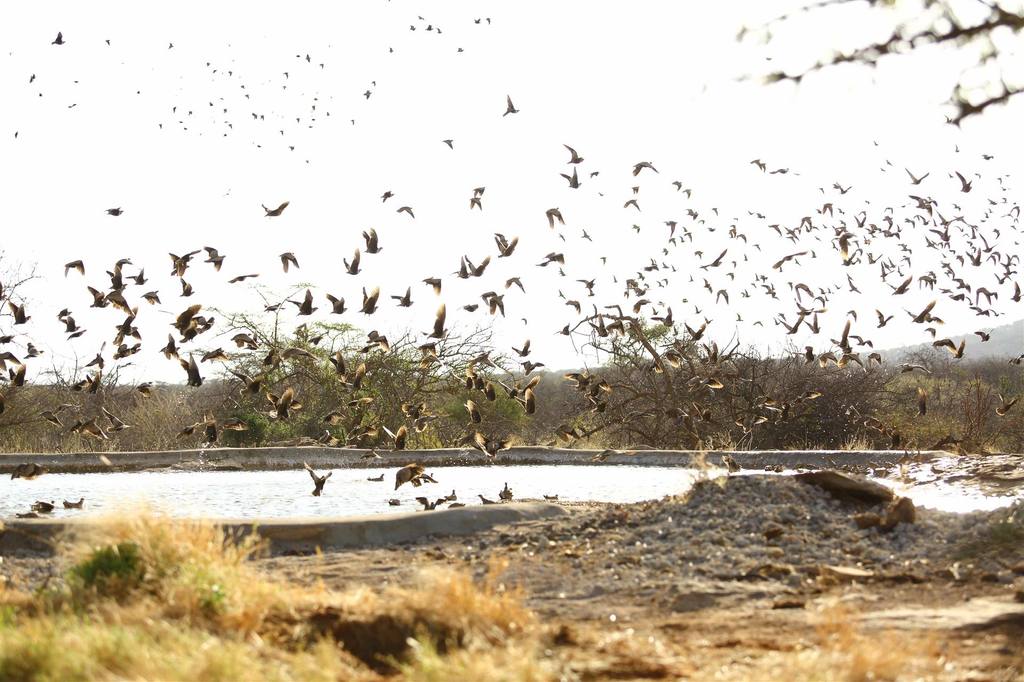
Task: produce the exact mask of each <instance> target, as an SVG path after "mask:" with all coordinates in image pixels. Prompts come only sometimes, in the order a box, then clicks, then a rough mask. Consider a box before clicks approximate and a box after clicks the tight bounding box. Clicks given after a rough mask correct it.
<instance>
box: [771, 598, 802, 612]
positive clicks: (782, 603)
mask: <svg viewBox="0 0 1024 682" xmlns="http://www.w3.org/2000/svg"><path fill="white" fill-rule="evenodd" d="M805 605H806V602H805V601H804V600H803V599H799V598H798V597H781V598H779V599H776V600H775V601H774V602H772V609H802V608H804V606H805Z"/></svg>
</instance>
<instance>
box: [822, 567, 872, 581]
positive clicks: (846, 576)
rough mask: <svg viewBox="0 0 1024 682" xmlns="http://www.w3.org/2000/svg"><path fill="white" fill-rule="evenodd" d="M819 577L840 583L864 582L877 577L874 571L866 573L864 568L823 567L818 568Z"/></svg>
mask: <svg viewBox="0 0 1024 682" xmlns="http://www.w3.org/2000/svg"><path fill="white" fill-rule="evenodd" d="M818 575H820V576H822V577H826V578H833V579H835V580H838V581H840V582H853V581H855V580H864V579H866V578H871V577H873V576H874V575H875V573H874V571H865V570H864V569H863V568H856V567H854V566H821V567H819V568H818Z"/></svg>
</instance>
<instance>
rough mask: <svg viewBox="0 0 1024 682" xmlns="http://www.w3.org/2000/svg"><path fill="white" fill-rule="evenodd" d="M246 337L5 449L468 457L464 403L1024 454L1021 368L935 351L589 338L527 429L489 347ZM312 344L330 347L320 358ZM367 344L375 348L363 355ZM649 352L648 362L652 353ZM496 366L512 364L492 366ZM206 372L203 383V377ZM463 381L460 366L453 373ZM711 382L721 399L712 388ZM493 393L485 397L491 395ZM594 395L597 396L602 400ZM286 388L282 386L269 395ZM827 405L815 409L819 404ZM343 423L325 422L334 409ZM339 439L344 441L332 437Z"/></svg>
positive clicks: (579, 441)
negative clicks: (345, 448)
mask: <svg viewBox="0 0 1024 682" xmlns="http://www.w3.org/2000/svg"><path fill="white" fill-rule="evenodd" d="M236 326H237V328H238V329H247V330H250V332H252V333H254V334H255V335H256V336H257V337H258V339H259V342H260V344H261V350H260V351H259V352H250V353H238V354H235V355H234V356H233V357H232V358H231V360H230V361H229V362H228V363H227V364H226V366H224V367H223V368H218V367H213V366H211V365H204V366H203V368H204V369H203V371H204V372H206V373H207V374H208V376H207V378H206V382H205V383H204V384H203V386H201V387H199V388H186V387H183V386H178V385H159V386H156V387H155V388H154V390H153V392H152V395H151V397H149V398H144V397H143V396H142V395H141V394H140V393H139V392H137V391H135V390H134V389H133V387H132V386H125V385H120V384H119V383H118V377H117V375H116V373H111V374H109V375H106V376H105V378H104V381H103V385H102V387H101V388H100V389H99V391H98V392H97V393H96V394H83V393H82V392H76V391H74V390H73V389H72V387H73V385H74V383H75V382H76V381H78V380H80V379H81V375H83V372H73V373H71V374H70V375H67V376H63V375H62V374H61V373H60V372H57V371H56V370H54V371H53V372H51V375H50V379H51V381H50V383H47V384H40V383H37V384H35V385H27V386H24V387H15V388H8V389H7V404H8V408H7V410H6V411H5V412H4V413H3V414H2V415H0V450H4V451H9V452H11V451H15V452H17V451H21V452H27V451H37V452H52V451H74V450H83V449H96V450H158V449H173V448H179V447H193V446H195V445H197V444H198V443H200V442H201V441H202V440H203V438H204V436H203V433H204V431H203V429H202V428H200V429H198V430H197V431H196V432H195V434H193V435H190V436H186V437H182V436H180V435H179V432H180V431H181V429H183V428H184V427H186V426H188V425H190V424H195V423H197V422H199V421H201V420H202V419H204V418H206V417H213V418H215V419H217V420H219V421H220V422H221V423H222V422H223V420H225V419H228V418H237V419H240V420H242V421H243V422H244V423H245V424H246V427H247V430H246V431H241V432H239V431H221V432H220V434H219V441H218V444H221V445H267V444H281V443H301V442H309V443H313V442H315V441H316V440H319V441H320V442H327V441H329V440H330V442H333V443H336V444H338V445H343V444H356V445H361V446H379V447H385V448H387V447H390V445H391V436H390V435H389V434H388V432H387V431H386V430H385V429H386V428H387V429H390V431H391V432H392V433H393V432H395V431H397V429H398V428H399V426H400V425H402V424H405V425H406V426H407V428H408V429H409V437H408V440H407V444H406V446H407V447H409V448H424V447H451V446H457V445H461V444H464V443H466V439H467V436H470V435H471V434H472V431H473V430H474V428H473V427H474V425H472V424H469V422H468V418H467V413H466V410H465V408H464V407H463V403H464V402H465V401H466V399H467V398H472V399H474V401H475V402H476V403H477V405H478V406H479V408H480V410H481V412H482V413H483V417H484V421H483V425H482V426H480V427H478V428H482V429H484V430H485V431H486V432H487V433H488V434H489V435H491V436H494V437H505V436H512V437H513V438H514V439H515V441H516V442H517V443H519V444H558V445H563V446H568V447H573V446H581V447H633V446H637V445H647V446H651V447H657V448H698V449H768V448H778V449H798V448H800V449H807V448H836V449H844V448H845V449H850V448H852V447H853V446H857V447H859V448H863V449H883V448H897V449H932V448H934V449H946V450H953V451H961V452H968V453H983V452H992V451H1002V452H1020V451H1022V450H1024V416H1022V415H1024V412H1022V411H1021V407H1020V406H1017V407H1015V408H1014V409H1013V410H1011V411H1010V412H1009V413H1008V414H1007V415H1005V416H999V415H997V414H996V408H998V407H999V406H1000V401H999V397H998V396H999V395H1002V396H1006V397H1007V398H1009V397H1010V396H1018V395H1021V393H1022V392H1024V376H1022V373H1021V371H1020V368H1019V367H1017V366H1015V365H1010V364H1007V363H1006V362H1004V361H1000V360H993V359H988V360H985V359H982V360H961V361H956V360H951V359H949V358H948V357H947V354H945V353H944V352H939V351H933V350H931V349H929V350H928V351H926V352H918V353H916V354H915V355H914V356H912V357H909V358H906V359H907V360H908V361H910V362H914V363H916V364H919V365H921V366H923V367H924V368H926V369H927V371H928V372H929V373H928V374H925V373H923V372H922V371H920V370H919V371H914V372H912V373H903V372H900V371H899V368H898V365H897V364H896V363H894V362H888V363H885V364H883V365H881V366H878V365H873V364H871V363H865V364H866V365H867V366H866V367H862V366H860V365H857V364H856V363H853V362H851V363H849V364H847V365H845V366H844V367H838V366H836V365H835V364H834V363H827V366H826V367H824V368H822V367H820V366H819V363H818V362H817V361H814V362H811V363H808V362H806V361H805V359H804V358H803V356H802V354H800V353H797V352H793V353H790V354H788V355H786V356H783V357H762V356H760V355H758V354H756V353H754V352H753V351H742V350H740V349H739V348H738V347H731V348H729V349H718V348H717V347H715V346H713V345H704V344H703V343H694V342H691V341H682V340H680V337H679V336H677V334H676V332H675V331H674V330H669V329H668V328H666V327H664V326H657V327H652V328H642V327H640V326H638V325H629V326H626V327H625V330H626V331H625V333H624V334H622V335H618V334H608V335H607V336H604V337H602V336H600V335H598V334H596V333H595V334H594V335H593V338H592V341H591V343H592V344H593V345H594V346H595V347H596V348H599V349H600V350H601V352H602V353H604V355H605V356H606V357H608V358H609V360H608V362H606V364H605V365H603V366H601V367H598V368H595V369H592V370H590V371H589V373H588V375H589V384H588V386H585V387H582V388H577V387H576V385H575V383H574V382H573V381H569V380H566V379H565V378H564V377H563V376H562V375H563V372H547V373H541V374H539V375H538V376H539V377H540V383H539V384H538V385H537V387H536V388H535V392H536V394H537V410H536V413H535V414H533V415H527V414H526V413H525V411H524V409H523V407H522V405H521V404H520V403H519V402H518V401H517V400H516V399H515V398H512V397H510V396H509V395H508V393H507V391H506V390H505V387H511V386H512V385H513V384H514V383H515V382H517V381H518V382H520V385H521V384H523V383H525V381H524V377H522V375H520V374H517V373H514V372H505V371H504V370H501V369H498V368H491V367H487V366H485V365H482V364H478V365H477V366H476V373H477V379H476V380H475V386H472V387H469V386H468V384H470V383H474V382H473V381H471V380H470V379H467V375H466V370H465V368H466V367H467V365H468V364H469V362H470V360H471V359H472V358H474V357H477V356H478V355H479V354H481V353H483V352H484V351H485V350H486V349H487V348H488V347H490V345H491V344H490V338H489V335H488V333H487V332H483V331H478V332H475V333H472V334H470V335H468V336H466V337H455V336H450V337H448V338H447V339H445V340H444V341H442V342H439V343H438V348H437V353H438V357H437V358H436V359H432V358H425V357H424V355H423V354H422V353H421V352H420V351H419V350H418V349H417V347H416V344H415V343H413V341H412V340H411V338H409V337H403V338H401V339H395V340H392V342H391V344H390V348H389V350H387V351H384V350H382V349H380V348H379V347H372V348H369V349H368V348H367V346H366V344H365V342H364V341H363V340H362V338H361V336H360V334H359V333H357V332H356V331H355V330H353V329H352V328H349V327H347V326H320V325H314V326H313V327H311V328H310V329H308V330H304V331H303V332H302V333H301V334H299V335H293V336H289V335H287V334H285V333H284V332H282V330H280V329H279V328H278V327H273V328H271V329H268V330H265V331H260V332H253V331H252V330H254V329H258V327H257V324H256V323H255V322H254V321H252V320H237V321H236ZM317 336H322V337H323V338H322V339H320V340H319V342H318V343H316V344H314V343H313V342H312V341H313V340H316V337H317ZM371 345H372V344H371ZM288 348H300V349H302V350H305V351H308V352H309V353H310V356H308V357H298V358H293V359H291V360H288V361H286V362H284V363H282V364H281V365H280V366H278V367H268V366H266V365H264V360H263V359H264V357H265V356H266V354H267V353H268V352H270V351H276V352H277V353H279V354H280V353H281V352H282V351H283V350H285V349H288ZM337 351H340V352H341V353H342V356H343V357H344V358H345V362H346V365H347V368H348V372H349V373H350V374H351V373H352V372H353V371H354V370H355V368H356V367H357V366H358V365H359V364H361V363H365V364H366V366H367V379H366V380H365V381H364V382H363V384H362V385H361V386H359V387H358V388H354V387H352V386H349V385H346V384H345V383H343V382H341V381H340V380H339V377H338V373H337V372H336V370H335V368H334V367H333V366H332V365H331V364H330V363H329V362H328V359H329V358H330V356H331V355H332V354H334V353H335V352H337ZM652 353H653V354H652ZM493 359H494V360H495V361H496V362H497V364H498V365H499V366H508V364H507V359H506V358H502V357H499V356H493ZM207 367H209V369H206V368H207ZM456 368H458V369H456ZM228 370H231V371H235V372H239V373H242V374H246V375H249V376H257V375H262V376H264V377H265V381H264V390H263V391H261V392H260V393H257V394H251V395H250V394H244V393H242V392H240V390H239V388H240V382H239V381H238V380H237V379H235V378H234V377H233V375H232V374H230V373H229V371H228ZM710 379H717V380H719V381H720V382H721V383H722V385H723V386H722V387H721V388H717V389H714V388H709V387H708V386H706V385H705V382H706V381H708V380H710ZM488 383H490V385H491V386H493V387H494V389H495V391H494V394H493V395H494V400H493V401H492V400H488V399H486V398H485V396H484V392H483V391H481V390H480V389H481V387H482V386H485V385H486V384H488ZM284 385H287V386H290V387H292V388H294V389H295V392H296V396H297V397H298V399H299V400H300V402H301V403H302V405H303V407H302V409H301V410H297V411H295V412H294V413H293V414H292V416H291V417H290V418H289V419H288V420H280V419H274V418H273V417H272V416H271V415H270V414H268V412H269V411H271V405H270V403H269V402H268V401H267V399H266V396H265V392H266V391H268V390H271V389H273V390H278V391H279V390H280V387H281V386H284ZM598 385H600V386H601V388H599V389H596V388H595V386H598ZM275 387H276V388H275ZM918 388H922V389H924V390H926V391H927V392H928V411H927V414H926V415H924V416H919V415H918V411H917V404H916V395H917V390H918ZM818 394H820V395H818ZM421 403H422V404H425V405H426V414H428V415H431V416H430V418H429V420H428V421H427V422H426V423H425V424H424V425H423V428H422V429H421V430H417V429H416V428H414V422H413V419H411V418H410V417H408V416H407V415H405V414H403V410H402V405H403V404H407V405H408V404H411V405H419V404H421ZM61 404H67V405H71V406H72V407H71V408H70V409H68V410H67V411H65V412H64V413H63V415H64V416H63V419H64V421H65V422H73V421H74V420H75V419H79V418H81V419H85V418H89V417H97V418H98V421H99V423H100V424H101V425H106V421H105V417H104V416H103V415H102V413H101V408H106V409H108V410H110V411H111V412H113V413H114V414H116V415H118V416H119V417H120V418H121V419H122V420H123V421H125V422H127V423H128V424H130V425H132V427H131V428H129V429H126V430H124V431H121V432H119V433H110V434H109V435H110V440H95V439H86V438H84V437H82V436H79V435H75V434H69V433H68V432H67V427H66V426H65V427H64V428H60V427H56V426H54V425H53V424H51V423H49V422H47V421H46V420H45V419H43V417H42V416H41V414H42V412H43V411H44V410H53V409H55V408H57V406H59V405H61ZM338 409H341V411H342V412H343V413H344V418H343V419H342V420H341V422H340V423H338V424H335V425H331V424H325V423H324V421H323V417H324V416H325V415H326V414H327V413H328V412H330V411H332V410H338ZM331 439H336V440H331Z"/></svg>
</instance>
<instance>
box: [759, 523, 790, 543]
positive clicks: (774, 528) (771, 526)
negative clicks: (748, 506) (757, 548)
mask: <svg viewBox="0 0 1024 682" xmlns="http://www.w3.org/2000/svg"><path fill="white" fill-rule="evenodd" d="M785 532H786V529H785V528H783V527H782V526H780V525H779V524H777V523H775V522H774V521H769V522H768V523H766V524H765V526H764V538H765V540H774V539H775V538H777V537H779V536H780V535H782V534H783V533H785Z"/></svg>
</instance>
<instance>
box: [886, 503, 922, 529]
mask: <svg viewBox="0 0 1024 682" xmlns="http://www.w3.org/2000/svg"><path fill="white" fill-rule="evenodd" d="M916 519H917V512H916V511H915V509H914V503H913V502H912V501H911V500H910V498H909V497H900V498H897V499H896V500H895V501H894V502H893V503H892V504H891V505H889V508H888V509H887V510H886V511H885V520H884V521H883V522H882V528H884V529H885V530H892V529H893V528H895V527H896V526H897V525H898V524H901V523H914V521H915V520H916Z"/></svg>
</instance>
